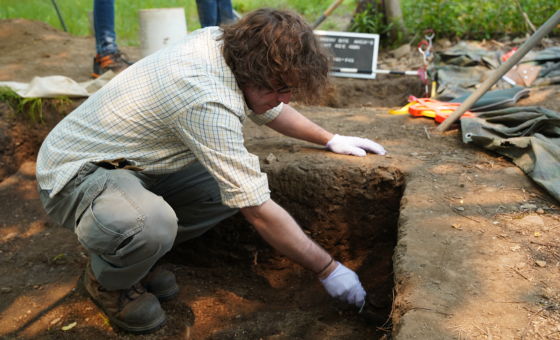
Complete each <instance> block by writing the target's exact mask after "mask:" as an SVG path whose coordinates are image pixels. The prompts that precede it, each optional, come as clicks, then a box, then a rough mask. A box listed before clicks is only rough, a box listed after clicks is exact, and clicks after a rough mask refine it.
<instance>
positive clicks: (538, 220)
mask: <svg viewBox="0 0 560 340" xmlns="http://www.w3.org/2000/svg"><path fill="white" fill-rule="evenodd" d="M513 222H514V223H515V224H517V225H519V226H532V225H536V226H540V227H542V226H544V221H543V219H542V217H540V216H536V215H530V216H525V217H523V218H522V219H520V220H513Z"/></svg>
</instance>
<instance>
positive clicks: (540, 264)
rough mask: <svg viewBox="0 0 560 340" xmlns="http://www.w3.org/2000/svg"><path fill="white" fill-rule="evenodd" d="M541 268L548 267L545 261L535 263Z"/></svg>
mask: <svg viewBox="0 0 560 340" xmlns="http://www.w3.org/2000/svg"><path fill="white" fill-rule="evenodd" d="M535 263H536V264H537V265H538V266H539V267H545V266H546V262H545V261H536V262H535Z"/></svg>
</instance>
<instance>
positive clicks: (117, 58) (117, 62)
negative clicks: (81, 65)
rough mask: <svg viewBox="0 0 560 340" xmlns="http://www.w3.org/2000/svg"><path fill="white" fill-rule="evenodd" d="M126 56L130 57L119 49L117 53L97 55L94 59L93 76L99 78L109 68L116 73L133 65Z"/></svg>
mask: <svg viewBox="0 0 560 340" xmlns="http://www.w3.org/2000/svg"><path fill="white" fill-rule="evenodd" d="M98 56H99V57H98ZM124 57H126V58H128V57H127V56H126V54H124V53H121V52H118V51H117V52H116V53H112V54H108V55H106V56H104V57H102V56H100V55H97V56H96V57H95V58H94V60H93V73H92V76H93V77H94V78H97V77H99V76H100V75H102V74H103V73H105V72H107V71H109V70H111V71H113V72H114V73H115V74H119V73H121V72H122V71H124V70H125V69H126V68H127V67H129V66H130V65H132V63H131V62H129V61H128V60H126V59H125V58H124Z"/></svg>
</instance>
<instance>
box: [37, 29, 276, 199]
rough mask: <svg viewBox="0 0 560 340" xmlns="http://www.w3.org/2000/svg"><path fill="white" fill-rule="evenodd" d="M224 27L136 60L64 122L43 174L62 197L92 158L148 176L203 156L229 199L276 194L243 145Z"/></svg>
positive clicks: (44, 157)
mask: <svg viewBox="0 0 560 340" xmlns="http://www.w3.org/2000/svg"><path fill="white" fill-rule="evenodd" d="M220 34H221V31H220V29H219V28H217V27H212V28H207V29H202V30H198V31H196V32H193V33H191V34H189V35H188V36H187V37H186V38H184V39H183V40H181V41H180V42H178V43H176V44H174V45H172V46H170V47H168V48H166V49H163V50H161V51H159V52H157V53H155V54H153V55H151V56H149V57H147V58H144V59H142V60H140V61H139V62H137V63H135V64H134V65H132V66H131V67H129V68H128V69H126V70H125V71H124V72H122V73H121V74H119V75H118V76H117V77H115V78H114V79H113V80H112V81H111V82H110V83H109V84H107V85H105V86H104V87H103V88H102V89H101V90H99V91H98V92H97V93H95V94H94V95H93V96H92V97H90V98H89V99H88V100H87V101H86V102H84V103H83V104H82V105H80V106H79V107H78V108H77V109H76V110H74V111H73V112H72V113H71V114H70V115H68V116H67V117H66V118H64V120H62V121H61V122H60V123H59V124H58V125H57V126H56V127H55V128H54V129H53V130H52V131H51V133H50V134H49V135H48V137H47V138H46V140H45V141H44V143H43V145H42V147H41V150H40V152H39V156H38V159H37V179H38V181H39V184H40V186H41V188H42V189H45V190H50V197H51V198H52V197H54V195H56V194H57V193H58V192H60V190H62V188H64V186H65V185H66V184H67V183H68V182H69V181H70V180H71V179H72V178H73V177H74V176H76V174H77V173H78V171H79V169H80V167H81V166H82V165H83V164H85V163H87V162H99V161H102V160H114V159H119V158H125V159H126V160H128V161H129V162H130V164H131V165H133V166H135V167H138V168H141V169H143V170H142V171H144V172H145V173H147V174H155V175H161V174H170V173H174V172H177V171H179V170H181V169H183V168H185V167H188V166H189V165H191V164H193V163H195V162H196V161H197V160H198V161H200V162H201V163H202V165H203V166H204V167H205V168H206V169H207V170H208V171H209V172H210V173H211V174H212V176H213V177H214V178H215V179H216V181H217V182H218V184H219V186H220V191H221V196H222V201H223V204H225V205H227V206H230V207H234V208H243V207H248V206H255V205H260V204H262V203H264V202H266V201H267V200H268V199H269V198H270V191H269V189H268V181H267V177H266V174H264V173H262V172H261V171H260V165H259V160H258V157H257V156H255V155H252V154H250V153H249V152H248V151H247V149H246V148H245V147H244V145H243V133H242V127H243V123H244V122H245V120H246V118H247V117H249V118H250V119H252V120H253V121H254V122H255V123H257V124H259V125H262V124H265V123H268V122H270V121H272V120H274V118H276V117H277V116H278V114H279V113H280V111H281V110H282V104H280V105H279V106H278V107H276V108H274V109H271V110H269V111H268V112H266V113H264V114H262V115H256V114H254V113H253V112H251V111H250V110H249V108H248V107H247V104H246V103H245V100H244V97H243V93H242V91H241V89H240V88H239V87H238V85H237V82H236V80H235V77H234V75H233V73H232V72H231V70H230V68H229V67H228V66H227V65H226V63H225V60H224V58H223V56H222V54H221V45H222V42H221V41H219V42H218V41H216V38H218V37H219V36H220Z"/></svg>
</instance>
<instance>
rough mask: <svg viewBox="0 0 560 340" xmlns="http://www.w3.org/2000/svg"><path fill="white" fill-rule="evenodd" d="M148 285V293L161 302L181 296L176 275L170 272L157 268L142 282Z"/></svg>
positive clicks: (151, 270)
mask: <svg viewBox="0 0 560 340" xmlns="http://www.w3.org/2000/svg"><path fill="white" fill-rule="evenodd" d="M141 282H143V283H144V284H145V285H146V288H147V289H148V292H150V293H152V294H154V295H155V297H157V299H158V300H159V302H165V301H169V300H171V299H173V298H175V297H176V296H177V295H179V285H177V282H176V281H175V275H173V273H172V272H170V271H169V270H166V269H163V268H161V267H159V266H155V267H154V268H152V269H150V271H149V272H148V274H146V276H144V277H143V278H142V280H141Z"/></svg>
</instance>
